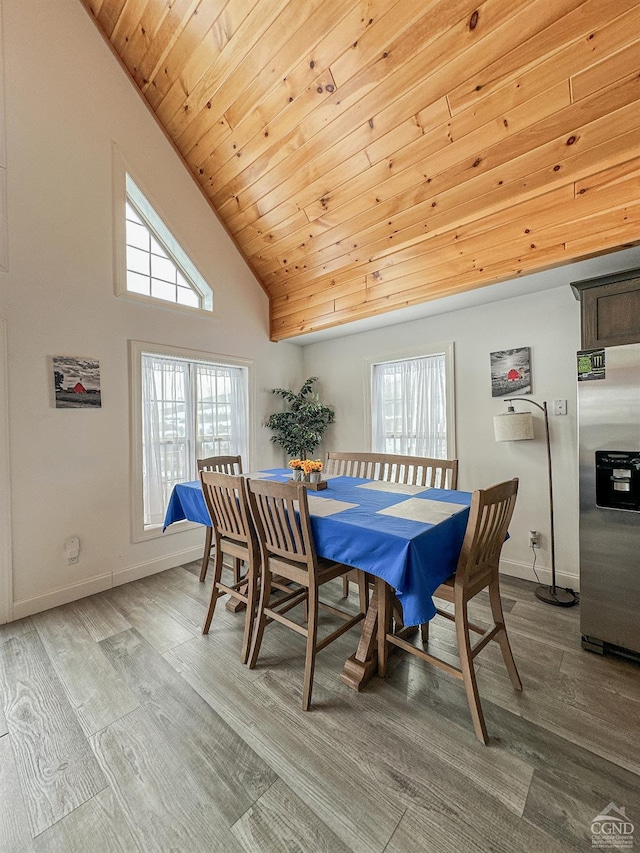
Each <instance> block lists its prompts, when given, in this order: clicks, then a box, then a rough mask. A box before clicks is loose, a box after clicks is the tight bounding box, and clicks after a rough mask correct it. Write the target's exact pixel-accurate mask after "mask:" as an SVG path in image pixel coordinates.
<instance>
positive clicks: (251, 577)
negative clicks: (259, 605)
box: [240, 556, 258, 663]
mask: <svg viewBox="0 0 640 853" xmlns="http://www.w3.org/2000/svg"><path fill="white" fill-rule="evenodd" d="M257 559H258V558H257V556H253V557H252V556H250V557H249V565H248V568H247V612H246V613H245V619H244V634H243V637H242V651H241V655H240V657H241V660H242V663H246V662H247V661H248V659H249V646H250V644H251V639H252V637H253V627H254V625H255V614H256V593H257V590H258V577H257V572H256V566H257Z"/></svg>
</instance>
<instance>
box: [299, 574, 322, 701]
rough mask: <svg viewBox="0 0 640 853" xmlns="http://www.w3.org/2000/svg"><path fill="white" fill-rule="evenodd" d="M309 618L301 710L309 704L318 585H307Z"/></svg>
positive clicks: (313, 666)
mask: <svg viewBox="0 0 640 853" xmlns="http://www.w3.org/2000/svg"><path fill="white" fill-rule="evenodd" d="M308 600H309V618H308V624H307V651H306V655H305V660H304V685H303V688H302V710H303V711H308V710H309V708H310V706H311V691H312V690H313V673H314V670H315V667H316V644H317V640H318V587H317V586H311V587H309V599H308Z"/></svg>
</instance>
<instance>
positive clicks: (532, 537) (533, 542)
mask: <svg viewBox="0 0 640 853" xmlns="http://www.w3.org/2000/svg"><path fill="white" fill-rule="evenodd" d="M538 541H539V540H538V531H537V530H530V531H529V547H530V548H536V547H537V546H538Z"/></svg>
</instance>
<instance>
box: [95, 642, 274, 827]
mask: <svg viewBox="0 0 640 853" xmlns="http://www.w3.org/2000/svg"><path fill="white" fill-rule="evenodd" d="M101 647H102V649H103V650H104V652H105V654H106V655H107V657H108V658H109V660H110V661H111V662H112V663H113V666H114V667H115V668H116V669H117V670H118V672H119V673H120V674H121V676H122V678H123V679H124V680H125V681H126V682H127V684H128V685H129V687H130V688H131V690H132V691H133V692H134V693H135V694H136V696H137V698H138V699H139V701H140V704H141V705H142V706H143V708H144V709H145V711H146V712H147V714H148V715H149V717H150V718H152V719H153V721H154V723H155V725H156V728H157V729H158V731H159V732H160V733H161V734H162V736H163V737H164V738H165V739H166V741H167V742H168V743H170V744H171V746H172V748H173V749H174V750H175V751H177V752H178V753H179V755H180V757H181V758H182V760H184V761H185V762H186V763H187V764H188V766H189V767H190V768H191V771H192V772H193V773H195V774H197V778H198V782H199V784H200V786H201V788H202V790H203V791H204V792H205V793H206V794H207V796H208V799H209V803H210V804H211V807H212V808H213V809H214V811H215V812H216V813H217V814H218V815H219V819H221V820H223V821H225V823H226V824H227V825H229V826H230V825H231V824H232V823H234V822H235V821H236V820H238V819H239V818H240V817H241V816H242V814H243V813H244V812H245V811H246V810H247V809H248V808H250V806H251V805H252V803H253V802H254V801H255V800H257V799H258V798H259V797H260V796H262V794H263V793H264V792H265V791H266V790H267V789H268V788H269V786H270V785H271V784H272V783H273V782H274V781H275V779H276V775H275V773H273V771H272V770H271V769H270V768H269V767H268V766H267V765H266V764H265V763H264V761H262V760H261V759H260V758H258V756H257V755H256V754H255V752H254V751H253V750H252V749H251V748H250V747H249V746H247V744H246V742H245V741H244V740H242V738H240V737H239V736H238V735H237V734H236V733H235V732H234V731H233V730H232V729H231V728H230V727H229V726H228V725H227V724H226V723H225V722H224V721H223V720H222V719H221V718H220V716H219V715H218V714H216V712H215V711H213V710H212V708H211V707H210V706H209V705H208V704H207V703H206V702H205V701H204V700H203V699H202V698H201V697H200V696H199V695H198V694H197V693H196V691H195V690H193V688H191V687H189V685H188V684H187V683H186V682H185V681H184V680H183V679H182V678H181V677H180V676H179V675H178V674H177V673H176V671H175V670H174V669H173V668H172V667H171V665H170V664H169V663H167V661H166V660H165V659H164V658H163V657H162V656H161V655H159V654H158V652H156V651H155V650H154V649H153V648H152V647H151V646H150V645H149V644H148V643H147V642H145V640H144V639H143V638H142V637H141V636H140V635H139V634H138V633H137V632H136V631H135V630H131V631H126V632H123V633H122V634H118V635H117V636H115V637H111V638H109V639H107V640H104V641H103V642H102V643H101Z"/></svg>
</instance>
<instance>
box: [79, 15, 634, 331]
mask: <svg viewBox="0 0 640 853" xmlns="http://www.w3.org/2000/svg"><path fill="white" fill-rule="evenodd" d="M81 2H82V3H83V5H84V6H85V7H86V9H87V10H88V12H89V13H90V14H91V16H92V17H93V19H94V20H95V22H96V24H97V26H98V28H99V29H100V30H101V32H102V33H103V35H104V37H105V38H106V39H107V40H108V42H109V43H110V45H111V46H112V48H113V50H114V52H115V53H116V55H117V56H118V57H119V58H120V60H121V62H122V64H123V66H124V67H125V68H126V70H127V71H128V73H129V74H130V76H131V79H132V81H133V82H134V83H135V84H136V85H137V86H138V87H139V89H140V91H141V93H142V95H143V96H144V98H145V99H146V101H147V103H148V105H149V108H150V109H151V110H152V111H153V112H154V113H155V115H156V116H157V118H158V121H159V122H160V124H161V125H162V126H163V127H164V129H165V131H166V133H167V134H168V136H169V137H170V139H171V140H172V141H173V143H174V144H175V146H176V148H177V150H178V151H179V153H180V154H181V156H182V158H183V159H184V162H185V163H186V165H187V167H188V168H189V169H190V170H191V172H192V173H193V175H194V177H195V179H196V180H197V181H198V183H199V184H200V186H201V188H202V192H203V193H204V194H205V195H206V197H207V198H208V199H209V201H210V203H211V204H212V205H213V207H214V208H215V210H216V211H217V213H218V215H219V216H220V218H221V219H222V221H223V223H224V224H225V226H226V227H227V229H228V231H229V233H230V234H231V235H232V237H233V239H234V240H235V242H236V245H237V246H238V248H239V249H240V251H241V252H242V253H243V255H244V257H245V258H246V260H247V262H248V263H249V265H250V266H251V268H252V269H253V271H254V272H255V275H256V276H257V278H258V279H259V281H260V282H261V284H262V286H263V287H264V289H265V290H266V292H267V293H268V295H269V298H270V305H271V335H272V338H273V339H274V340H279V339H283V338H291V337H294V336H295V335H298V334H302V333H305V332H310V331H313V330H316V329H322V328H327V327H329V326H335V325H339V324H343V323H346V322H349V321H351V320H356V319H360V318H363V317H369V316H372V315H375V314H379V313H381V312H386V311H389V310H392V309H396V308H402V307H405V306H408V305H415V304H417V303H420V302H425V301H428V300H430V299H435V298H438V297H440V296H444V295H450V294H454V293H459V292H462V291H465V290H469V289H471V288H476V287H480V286H482V285H486V284H489V283H492V282H495V281H499V280H504V279H510V278H514V277H516V276H518V275H521V274H522V273H525V272H531V271H533V270H539V269H543V268H545V267H549V266H553V265H557V264H560V263H564V262H567V261H569V260H574V259H577V258H583V257H587V256H589V255H593V254H598V253H602V252H606V251H610V250H612V249H614V248H618V247H620V246H623V245H632V244H634V243H637V242H640V74H639V72H640V3H638V0H485V2H481V3H477V4H474V3H473V2H471V0H81Z"/></svg>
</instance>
